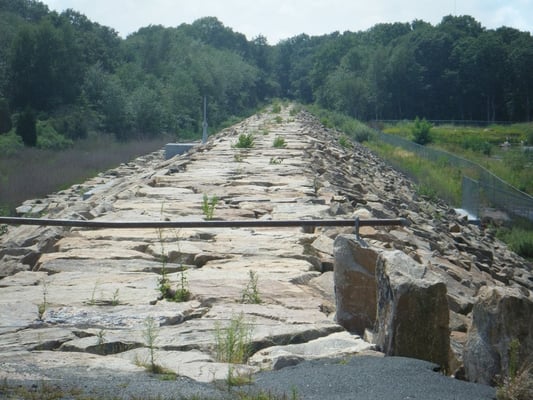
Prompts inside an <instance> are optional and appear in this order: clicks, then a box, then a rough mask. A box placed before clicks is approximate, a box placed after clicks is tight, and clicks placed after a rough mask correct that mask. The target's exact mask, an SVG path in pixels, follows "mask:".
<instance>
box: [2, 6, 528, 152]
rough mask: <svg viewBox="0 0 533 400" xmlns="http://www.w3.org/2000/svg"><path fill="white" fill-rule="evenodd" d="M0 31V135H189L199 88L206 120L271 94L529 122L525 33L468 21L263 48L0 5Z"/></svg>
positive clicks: (212, 25)
mask: <svg viewBox="0 0 533 400" xmlns="http://www.w3.org/2000/svg"><path fill="white" fill-rule="evenodd" d="M0 37H1V38H2V41H0V133H6V132H12V131H13V130H15V129H16V128H17V125H18V127H19V130H20V131H21V132H19V135H20V136H22V137H23V138H24V142H25V143H26V144H28V145H33V144H36V143H37V141H35V140H34V137H33V135H39V132H38V131H39V129H40V128H39V126H40V127H42V126H45V125H43V124H42V123H41V124H40V125H39V124H38V128H39V129H37V131H36V132H35V134H34V133H33V132H31V131H30V132H29V133H28V130H27V129H28V128H27V126H29V125H30V126H31V125H32V121H46V122H47V124H46V129H47V131H51V130H53V131H55V132H56V133H58V134H60V135H62V136H65V137H66V138H69V139H72V140H75V139H78V138H83V137H86V136H87V135H88V133H89V132H102V133H107V134H112V135H115V136H116V137H117V138H118V139H121V140H125V139H128V138H138V137H151V136H155V135H160V134H163V133H165V134H171V135H177V136H178V137H185V136H187V135H193V134H196V133H199V132H200V131H201V119H202V118H201V113H202V98H203V96H207V97H208V99H209V121H210V125H212V126H220V125H221V124H223V122H224V121H226V120H230V119H231V118H232V117H235V116H242V115H244V114H246V113H248V112H250V111H252V110H254V109H255V108H256V107H258V106H259V105H261V104H263V103H264V102H266V101H268V100H269V99H272V98H275V97H283V98H288V99H292V100H297V101H300V102H303V103H316V104H318V105H320V106H322V107H324V108H327V109H329V110H333V111H337V112H341V113H344V114H346V115H349V116H352V117H355V118H357V119H360V120H373V119H414V118H415V117H416V116H420V117H425V118H427V119H447V120H482V121H488V122H491V121H530V120H531V117H532V111H533V101H532V99H531V96H532V94H533V74H531V73H530V71H531V69H532V67H533V38H532V37H531V34H530V33H529V32H522V31H519V30H516V29H513V28H506V27H502V28H499V29H496V30H489V29H485V28H484V27H482V26H481V24H480V23H479V22H477V21H476V20H475V19H474V18H472V17H470V16H446V17H444V18H443V19H442V21H441V22H440V23H439V24H437V25H435V26H433V25H431V24H429V23H426V22H424V21H421V20H416V21H413V22H411V23H391V24H378V25H375V26H374V27H372V28H370V29H369V30H366V31H360V32H344V33H339V32H334V33H331V34H328V35H322V36H314V37H310V36H308V35H305V34H301V35H299V36H296V37H293V38H289V39H287V40H283V41H281V42H279V43H278V44H276V45H269V44H268V42H267V40H266V38H265V37H263V36H259V37H256V38H253V39H251V40H248V39H247V38H246V37H245V36H244V35H243V34H241V33H238V32H234V31H233V30H232V29H231V28H229V27H226V26H224V25H223V24H222V23H221V22H220V21H219V20H218V19H216V18H214V17H205V18H201V19H199V20H197V21H195V22H193V23H191V24H181V25H179V26H177V27H173V28H167V27H163V26H158V25H151V26H148V27H144V28H141V29H139V30H138V31H137V32H135V33H134V34H131V35H129V36H128V37H127V38H125V39H122V38H120V37H119V36H118V34H117V32H115V31H114V30H113V29H111V28H109V27H105V26H102V25H99V24H98V23H95V22H92V21H90V20H89V19H88V18H87V17H86V16H84V15H83V14H81V13H79V12H76V11H74V10H66V11H64V12H62V13H57V12H54V11H50V10H49V9H48V7H47V6H46V5H44V4H43V3H40V2H39V1H36V0H0ZM18 121H21V123H19V124H17V122H18ZM34 124H35V123H34ZM21 126H22V127H23V128H20V127H21ZM24 132H26V137H25V136H24ZM27 136H29V137H27Z"/></svg>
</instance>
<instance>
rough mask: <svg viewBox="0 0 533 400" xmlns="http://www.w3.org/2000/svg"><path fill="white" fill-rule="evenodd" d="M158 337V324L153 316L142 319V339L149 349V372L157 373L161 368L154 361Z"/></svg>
mask: <svg viewBox="0 0 533 400" xmlns="http://www.w3.org/2000/svg"><path fill="white" fill-rule="evenodd" d="M158 337H159V325H158V323H157V322H156V320H155V319H154V318H153V317H148V318H146V319H145V320H144V331H143V339H144V341H145V343H146V347H147V348H148V351H149V357H150V360H149V362H150V364H149V365H148V366H147V369H149V370H150V372H154V373H157V371H159V370H160V369H161V367H160V366H158V365H157V364H156V362H155V360H156V341H157V338H158Z"/></svg>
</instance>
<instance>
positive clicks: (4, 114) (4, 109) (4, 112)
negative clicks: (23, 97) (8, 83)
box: [0, 98, 12, 135]
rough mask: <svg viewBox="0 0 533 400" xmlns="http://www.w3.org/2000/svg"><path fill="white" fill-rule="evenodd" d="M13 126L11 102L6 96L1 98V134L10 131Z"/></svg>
mask: <svg viewBox="0 0 533 400" xmlns="http://www.w3.org/2000/svg"><path fill="white" fill-rule="evenodd" d="M11 128H12V124H11V113H10V111H9V104H8V103H7V100H6V99H4V98H0V135H1V134H3V133H6V132H9V131H10V130H11Z"/></svg>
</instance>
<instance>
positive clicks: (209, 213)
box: [202, 193, 218, 221]
mask: <svg viewBox="0 0 533 400" xmlns="http://www.w3.org/2000/svg"><path fill="white" fill-rule="evenodd" d="M217 204H218V197H217V196H211V197H209V196H208V195H207V194H205V193H204V197H203V200H202V212H203V213H204V217H205V219H206V220H208V221H210V220H212V219H213V215H214V214H215V208H216V206H217Z"/></svg>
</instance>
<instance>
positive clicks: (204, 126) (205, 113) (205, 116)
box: [202, 96, 207, 144]
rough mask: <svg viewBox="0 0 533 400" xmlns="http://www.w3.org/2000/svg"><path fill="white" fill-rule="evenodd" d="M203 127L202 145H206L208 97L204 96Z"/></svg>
mask: <svg viewBox="0 0 533 400" xmlns="http://www.w3.org/2000/svg"><path fill="white" fill-rule="evenodd" d="M202 126H203V134H202V143H203V144H205V143H206V142H207V96H204V122H203V124H202Z"/></svg>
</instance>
